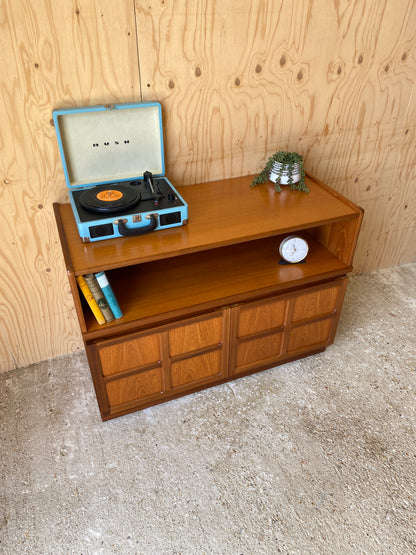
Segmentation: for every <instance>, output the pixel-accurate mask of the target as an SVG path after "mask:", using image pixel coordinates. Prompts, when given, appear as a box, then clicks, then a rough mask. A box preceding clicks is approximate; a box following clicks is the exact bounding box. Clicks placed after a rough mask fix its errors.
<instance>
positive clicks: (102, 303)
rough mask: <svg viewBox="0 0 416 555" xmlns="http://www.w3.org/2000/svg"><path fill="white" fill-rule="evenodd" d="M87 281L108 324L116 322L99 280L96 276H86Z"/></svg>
mask: <svg viewBox="0 0 416 555" xmlns="http://www.w3.org/2000/svg"><path fill="white" fill-rule="evenodd" d="M84 279H85V281H86V282H87V285H88V287H89V288H90V291H91V293H92V296H93V297H94V299H95V300H96V302H97V304H98V307H99V309H100V310H101V312H102V313H103V316H104V318H105V321H106V322H112V321H113V320H114V314H113V311H112V310H111V308H110V306H109V304H108V302H107V299H106V298H105V296H104V293H103V291H102V289H101V287H100V285H99V283H98V281H97V278H96V277H95V275H94V274H86V275H85V276H84Z"/></svg>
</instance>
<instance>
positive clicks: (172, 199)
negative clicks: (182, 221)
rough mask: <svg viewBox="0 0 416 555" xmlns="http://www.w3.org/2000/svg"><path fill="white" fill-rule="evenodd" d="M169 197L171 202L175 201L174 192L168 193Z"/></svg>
mask: <svg viewBox="0 0 416 555" xmlns="http://www.w3.org/2000/svg"><path fill="white" fill-rule="evenodd" d="M168 199H169V200H170V201H171V202H174V200H175V195H174V194H173V193H169V194H168Z"/></svg>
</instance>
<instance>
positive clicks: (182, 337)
mask: <svg viewBox="0 0 416 555" xmlns="http://www.w3.org/2000/svg"><path fill="white" fill-rule="evenodd" d="M222 336H223V316H222V314H221V316H216V317H209V318H206V319H204V320H199V321H194V322H191V323H188V324H184V325H181V326H178V327H176V328H173V329H171V330H170V331H169V353H170V355H171V356H177V355H181V354H184V353H189V352H191V351H196V350H198V349H203V348H205V347H210V346H213V345H218V344H220V343H221V342H222Z"/></svg>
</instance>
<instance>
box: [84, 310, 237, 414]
mask: <svg viewBox="0 0 416 555" xmlns="http://www.w3.org/2000/svg"><path fill="white" fill-rule="evenodd" d="M228 336H229V311H228V310H218V311H217V312H213V313H210V314H206V315H203V316H198V317H196V318H190V319H187V320H183V321H181V322H178V323H176V324H175V325H170V326H169V325H167V326H161V327H158V328H154V329H153V330H149V331H147V332H140V333H133V334H129V335H125V336H121V337H118V338H114V339H106V340H102V341H98V342H97V343H95V344H94V345H93V346H89V347H88V348H87V352H88V355H89V359H90V366H91V370H92V374H93V378H94V385H95V388H96V392H97V398H98V401H99V405H100V410H101V414H102V416H103V417H104V418H107V417H109V415H110V417H111V416H113V415H117V414H120V413H123V412H130V411H131V410H134V409H137V408H141V407H144V406H148V405H151V404H155V403H157V402H160V401H161V400H164V399H168V398H169V397H175V396H177V395H179V394H183V393H187V392H192V391H195V390H196V389H199V388H200V387H203V386H204V385H205V384H207V385H208V384H209V383H212V382H215V381H217V380H221V379H222V377H223V376H225V375H227V367H228V350H229V347H228V345H229V343H228Z"/></svg>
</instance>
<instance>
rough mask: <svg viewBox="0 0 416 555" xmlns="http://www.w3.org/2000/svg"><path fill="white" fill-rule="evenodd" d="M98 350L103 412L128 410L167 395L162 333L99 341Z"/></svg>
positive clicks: (139, 334) (156, 332)
mask: <svg viewBox="0 0 416 555" xmlns="http://www.w3.org/2000/svg"><path fill="white" fill-rule="evenodd" d="M95 348H96V353H97V354H96V358H97V359H98V362H97V364H96V366H95V369H94V370H95V372H94V373H95V381H96V382H98V386H99V389H100V391H101V392H102V399H101V402H100V399H99V404H100V409H101V411H102V412H104V413H105V412H106V411H110V412H114V411H119V410H122V409H123V408H126V409H128V407H129V406H130V405H137V404H143V403H145V402H148V401H149V400H151V399H157V398H158V397H160V396H161V395H163V393H164V391H165V390H166V380H165V376H164V369H163V365H162V352H163V348H162V335H161V332H160V330H155V331H152V332H151V333H149V332H147V333H136V334H131V335H127V336H122V337H119V338H117V339H110V340H104V341H99V342H98V343H97V344H96V346H95ZM96 389H97V386H96Z"/></svg>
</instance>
